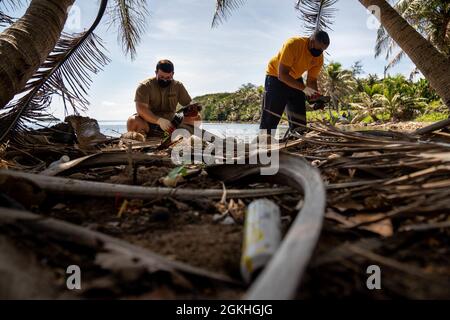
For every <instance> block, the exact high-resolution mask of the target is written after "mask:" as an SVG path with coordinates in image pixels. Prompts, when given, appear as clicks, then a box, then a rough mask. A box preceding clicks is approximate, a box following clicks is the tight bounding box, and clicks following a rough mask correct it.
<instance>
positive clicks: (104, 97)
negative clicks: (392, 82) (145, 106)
mask: <svg viewBox="0 0 450 320" xmlns="http://www.w3.org/2000/svg"><path fill="white" fill-rule="evenodd" d="M148 3H149V9H150V17H149V19H148V27H147V32H146V34H144V36H143V38H142V42H141V44H140V45H139V47H138V56H137V58H136V60H135V61H131V60H130V58H129V57H126V56H125V55H124V54H123V52H122V50H121V46H120V44H118V41H117V34H116V33H115V31H116V30H115V29H109V30H108V29H107V24H106V23H105V22H106V18H104V19H105V20H104V21H103V22H104V23H103V24H102V26H101V27H99V29H98V30H97V32H96V33H97V34H98V35H100V36H101V37H102V38H103V40H104V41H105V43H106V47H107V48H108V50H109V57H110V58H111V59H112V62H111V63H110V64H109V65H108V66H106V67H105V70H104V71H103V72H101V73H100V74H98V75H94V76H93V80H94V83H93V85H92V86H91V90H90V101H91V106H90V108H89V111H88V112H87V113H86V115H88V116H90V117H94V118H96V119H98V120H122V119H123V120H125V119H126V118H127V117H128V116H129V115H130V114H132V113H134V112H135V109H134V102H133V99H134V92H135V89H136V86H137V84H138V82H139V81H141V80H143V79H145V78H147V77H150V76H153V75H154V69H155V64H156V62H157V60H159V59H161V58H168V59H170V60H172V61H173V62H174V64H175V79H177V80H179V81H182V82H183V83H184V85H185V86H186V88H187V89H188V91H189V93H190V94H191V96H192V97H195V96H197V95H201V94H206V93H214V92H224V91H234V90H236V89H237V88H238V87H239V86H240V85H242V84H244V83H249V82H250V83H254V84H257V85H261V84H263V81H264V77H265V69H266V65H267V63H268V61H269V59H270V58H271V57H272V56H274V55H275V54H276V53H277V52H278V50H279V49H280V48H281V46H282V44H283V42H284V41H285V40H286V39H287V38H289V37H292V36H296V35H302V34H304V33H303V25H302V21H301V20H299V19H298V12H297V11H296V10H295V9H294V3H295V1H294V0H247V2H246V4H245V5H244V6H242V7H241V8H240V9H238V10H237V11H235V12H234V14H233V15H232V16H231V17H230V18H229V19H228V21H227V22H225V23H224V24H222V25H220V26H219V27H218V28H215V29H211V20H212V15H213V12H214V6H215V1H213V0H149V1H148ZM75 4H76V6H77V8H76V9H75V10H78V12H79V13H80V22H81V24H80V26H81V29H80V28H78V27H74V26H76V23H75V22H76V21H77V20H76V18H74V17H75V15H74V13H75V12H76V11H72V14H71V16H70V18H69V19H70V20H69V23H68V26H69V27H70V26H72V27H70V28H68V29H67V30H66V31H72V32H79V31H81V30H83V29H84V28H88V27H89V24H90V23H91V22H92V21H93V19H94V17H95V15H96V10H97V8H98V2H97V1H90V0H78V1H76V2H75ZM336 8H337V9H338V11H337V12H336V19H335V23H334V25H333V31H330V37H331V46H330V48H329V50H328V53H329V54H328V55H327V59H328V60H333V61H339V62H341V63H342V64H343V65H344V67H350V66H351V65H352V64H353V63H354V62H355V61H357V60H361V61H362V64H363V67H364V70H365V72H366V73H377V74H379V75H382V74H383V68H384V59H383V58H378V59H374V57H373V56H374V54H373V52H374V50H373V48H374V45H375V39H376V28H373V27H372V28H369V27H368V21H369V25H371V23H370V20H369V19H370V16H369V14H368V13H367V11H366V10H365V8H364V7H363V6H362V5H361V4H360V3H359V2H358V1H357V0H340V1H338V4H337V5H336ZM412 68H413V66H412V64H411V62H410V61H409V59H405V60H404V61H403V62H402V63H401V64H400V65H399V66H397V67H396V68H394V69H393V70H392V73H403V74H405V75H408V74H409V73H410V71H411V70H412ZM58 100H59V99H55V100H54V103H53V105H52V112H53V114H54V115H55V116H57V117H59V118H61V117H63V112H62V108H61V104H60V101H58Z"/></svg>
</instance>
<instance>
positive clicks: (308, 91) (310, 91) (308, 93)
mask: <svg viewBox="0 0 450 320" xmlns="http://www.w3.org/2000/svg"><path fill="white" fill-rule="evenodd" d="M303 92H304V93H305V95H306V96H308V97H310V96H313V95H315V94H316V93H317V91H316V90H314V89H313V88H310V87H306V88H305V89H303Z"/></svg>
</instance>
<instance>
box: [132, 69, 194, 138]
mask: <svg viewBox="0 0 450 320" xmlns="http://www.w3.org/2000/svg"><path fill="white" fill-rule="evenodd" d="M155 74H156V76H155V77H152V78H148V79H146V80H144V81H142V82H141V83H140V84H139V86H138V88H137V90H136V95H135V98H134V101H135V102H136V111H137V113H136V114H134V115H132V116H131V117H130V118H128V121H127V129H128V131H129V132H139V133H141V134H144V135H147V136H161V135H162V134H163V133H164V131H166V132H168V131H171V130H173V129H175V128H173V126H172V124H171V121H172V119H173V117H174V116H175V112H176V107H177V105H178V104H181V105H182V106H186V105H189V104H190V103H191V101H192V99H191V97H190V96H189V93H188V92H187V91H186V89H185V87H184V86H183V84H182V83H181V82H179V81H176V80H174V79H173V75H174V65H173V63H172V62H170V61H169V60H161V61H159V62H158V64H157V65H156V71H155ZM200 120H201V117H200V115H198V116H195V117H184V119H183V123H184V124H189V125H194V122H196V121H200Z"/></svg>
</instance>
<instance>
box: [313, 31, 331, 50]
mask: <svg viewBox="0 0 450 320" xmlns="http://www.w3.org/2000/svg"><path fill="white" fill-rule="evenodd" d="M313 38H314V40H316V41H318V42H320V43H322V44H324V45H326V46H329V45H330V36H329V35H328V33H326V32H325V31H322V30H319V31H316V32H314V34H313Z"/></svg>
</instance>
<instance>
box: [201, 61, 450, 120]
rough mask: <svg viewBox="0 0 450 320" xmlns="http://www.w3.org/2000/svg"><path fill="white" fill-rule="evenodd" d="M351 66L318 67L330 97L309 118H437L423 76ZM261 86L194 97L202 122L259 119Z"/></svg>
mask: <svg viewBox="0 0 450 320" xmlns="http://www.w3.org/2000/svg"><path fill="white" fill-rule="evenodd" d="M354 74H355V72H354V70H353V68H351V69H348V70H347V69H344V68H343V67H342V65H341V64H340V63H337V62H332V63H330V64H329V65H326V66H325V67H324V70H323V72H322V74H321V76H320V83H319V87H320V88H321V90H322V93H324V94H327V95H330V96H331V97H332V103H330V105H329V106H328V107H327V109H328V110H323V111H314V112H313V111H312V110H311V109H310V108H309V107H308V110H309V112H308V115H309V116H310V117H309V118H310V120H329V121H331V122H336V121H338V120H340V121H348V122H351V123H359V122H361V121H364V122H382V121H406V120H415V119H417V120H441V119H443V118H446V117H448V115H449V113H448V108H447V107H446V106H445V105H444V103H443V102H442V100H441V99H440V98H439V97H438V96H437V95H436V93H435V92H434V91H433V90H432V89H431V88H430V85H429V82H428V81H427V80H425V79H419V80H417V81H412V80H410V79H407V78H406V77H405V76H403V75H397V76H389V77H386V78H385V79H379V78H378V77H377V76H376V75H371V74H369V75H367V76H366V77H358V78H357V77H355V76H354ZM263 91H264V88H263V87H257V86H255V85H252V84H246V85H243V86H241V88H239V90H237V91H236V92H234V93H218V94H208V95H205V96H201V97H197V98H195V100H196V101H198V102H200V103H201V104H203V106H204V110H203V118H204V119H205V120H206V121H233V122H239V121H241V122H256V121H258V120H259V118H260V113H261V104H262V97H263Z"/></svg>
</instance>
